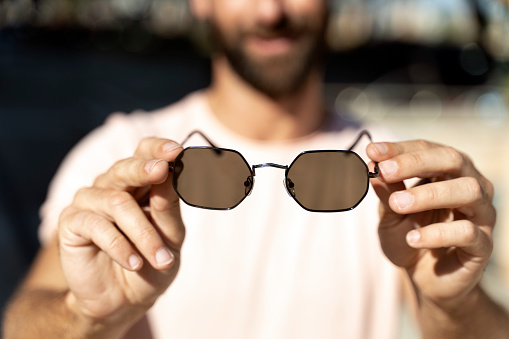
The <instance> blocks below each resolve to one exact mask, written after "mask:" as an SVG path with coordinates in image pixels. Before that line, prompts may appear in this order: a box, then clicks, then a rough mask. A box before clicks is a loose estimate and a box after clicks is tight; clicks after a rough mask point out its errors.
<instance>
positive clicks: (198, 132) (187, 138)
mask: <svg viewBox="0 0 509 339" xmlns="http://www.w3.org/2000/svg"><path fill="white" fill-rule="evenodd" d="M195 134H198V135H199V136H201V137H202V138H203V139H205V141H206V142H207V143H208V144H209V145H210V146H212V147H214V148H217V146H216V145H214V144H213V143H212V141H210V139H209V138H207V137H206V136H205V134H203V132H201V131H198V130H194V131H192V132H191V133H189V134H188V135H187V137H186V138H185V139H184V140H183V141H182V142H181V143H180V144H181V145H184V144H185V143H186V142H187V141H188V140H189V139H191V137H192V136H193V135H195Z"/></svg>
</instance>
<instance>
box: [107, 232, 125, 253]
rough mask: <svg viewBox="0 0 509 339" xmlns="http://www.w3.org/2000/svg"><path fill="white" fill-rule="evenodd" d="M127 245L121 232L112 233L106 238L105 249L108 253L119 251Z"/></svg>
mask: <svg viewBox="0 0 509 339" xmlns="http://www.w3.org/2000/svg"><path fill="white" fill-rule="evenodd" d="M127 246H129V245H128V242H127V240H126V239H125V238H124V236H123V235H122V234H114V235H112V236H111V237H110V238H109V239H108V242H107V243H106V248H105V250H106V252H108V253H115V252H121V251H122V250H123V249H124V248H125V247H127Z"/></svg>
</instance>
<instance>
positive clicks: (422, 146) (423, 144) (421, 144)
mask: <svg viewBox="0 0 509 339" xmlns="http://www.w3.org/2000/svg"><path fill="white" fill-rule="evenodd" d="M415 143H416V144H417V148H418V149H421V150H424V149H428V148H431V147H432V145H431V143H430V142H429V141H427V140H424V139H418V140H416V141H415Z"/></svg>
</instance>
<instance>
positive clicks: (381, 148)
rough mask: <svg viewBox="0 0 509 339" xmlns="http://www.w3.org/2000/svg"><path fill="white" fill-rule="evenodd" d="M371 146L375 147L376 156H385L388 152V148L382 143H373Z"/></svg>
mask: <svg viewBox="0 0 509 339" xmlns="http://www.w3.org/2000/svg"><path fill="white" fill-rule="evenodd" d="M373 146H374V147H375V149H376V151H377V152H378V154H385V153H387V152H388V151H389V147H387V145H386V144H384V143H379V142H376V143H373Z"/></svg>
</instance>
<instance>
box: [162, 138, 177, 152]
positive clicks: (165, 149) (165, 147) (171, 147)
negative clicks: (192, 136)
mask: <svg viewBox="0 0 509 339" xmlns="http://www.w3.org/2000/svg"><path fill="white" fill-rule="evenodd" d="M179 147H181V145H180V144H178V143H176V142H174V141H170V142H167V143H166V144H164V145H163V152H164V153H170V152H171V151H173V150H175V149H177V148H179Z"/></svg>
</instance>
